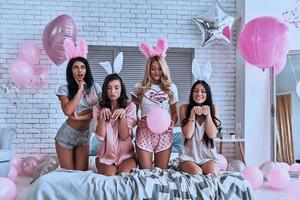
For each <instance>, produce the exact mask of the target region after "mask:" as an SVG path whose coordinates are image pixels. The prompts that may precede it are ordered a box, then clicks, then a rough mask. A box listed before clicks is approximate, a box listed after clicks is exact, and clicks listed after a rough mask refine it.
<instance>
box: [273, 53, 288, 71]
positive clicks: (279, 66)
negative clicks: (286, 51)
mask: <svg viewBox="0 0 300 200" xmlns="http://www.w3.org/2000/svg"><path fill="white" fill-rule="evenodd" d="M286 58H287V57H286V56H284V57H282V59H281V60H279V61H277V62H276V63H274V70H275V74H276V75H278V74H280V72H282V70H283V69H284V67H285V63H286Z"/></svg>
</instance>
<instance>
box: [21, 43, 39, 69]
mask: <svg viewBox="0 0 300 200" xmlns="http://www.w3.org/2000/svg"><path fill="white" fill-rule="evenodd" d="M40 54H41V50H40V49H39V48H38V47H37V45H36V44H35V43H34V42H25V43H23V44H22V45H21V47H20V49H19V60H24V61H26V62H28V63H29V64H31V65H33V64H35V63H37V62H38V60H39V58H40Z"/></svg>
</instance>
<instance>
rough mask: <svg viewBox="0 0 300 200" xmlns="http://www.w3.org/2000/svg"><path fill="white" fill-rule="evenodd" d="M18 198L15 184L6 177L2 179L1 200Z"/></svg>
mask: <svg viewBox="0 0 300 200" xmlns="http://www.w3.org/2000/svg"><path fill="white" fill-rule="evenodd" d="M16 198H17V187H16V185H15V183H14V182H13V181H12V180H10V179H8V178H4V177H0V200H15V199H16Z"/></svg>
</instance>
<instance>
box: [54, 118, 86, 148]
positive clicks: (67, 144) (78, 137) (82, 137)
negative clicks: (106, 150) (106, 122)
mask: <svg viewBox="0 0 300 200" xmlns="http://www.w3.org/2000/svg"><path fill="white" fill-rule="evenodd" d="M90 137H91V131H90V130H89V129H88V130H85V131H77V130H75V129H73V128H72V127H71V126H69V125H68V124H67V122H65V123H63V125H62V126H61V127H60V129H59V131H58V133H57V134H56V136H55V140H56V141H57V143H58V144H59V145H60V146H62V147H64V148H67V149H73V148H75V147H79V146H83V145H89V142H90Z"/></svg>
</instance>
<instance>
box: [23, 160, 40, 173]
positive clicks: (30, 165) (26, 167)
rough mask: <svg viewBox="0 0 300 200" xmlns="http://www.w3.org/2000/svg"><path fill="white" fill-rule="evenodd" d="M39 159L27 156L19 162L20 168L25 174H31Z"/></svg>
mask: <svg viewBox="0 0 300 200" xmlns="http://www.w3.org/2000/svg"><path fill="white" fill-rule="evenodd" d="M38 163H39V160H38V159H36V158H35V157H32V156H28V157H26V158H24V159H23V160H22V162H21V170H22V172H23V174H24V175H26V176H33V173H34V170H35V169H36V167H37V165H38Z"/></svg>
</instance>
